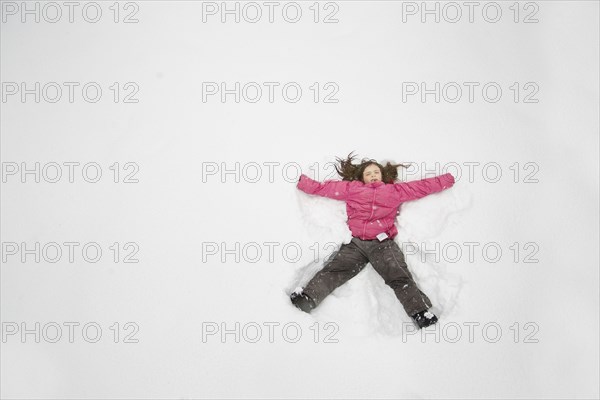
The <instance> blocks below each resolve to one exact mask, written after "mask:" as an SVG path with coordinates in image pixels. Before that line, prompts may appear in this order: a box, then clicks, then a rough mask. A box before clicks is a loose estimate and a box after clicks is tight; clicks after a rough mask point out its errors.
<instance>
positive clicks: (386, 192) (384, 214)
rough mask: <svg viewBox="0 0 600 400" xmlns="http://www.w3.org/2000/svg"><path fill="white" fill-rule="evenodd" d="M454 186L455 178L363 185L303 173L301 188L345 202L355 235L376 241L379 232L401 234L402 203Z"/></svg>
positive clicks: (445, 177) (351, 229)
mask: <svg viewBox="0 0 600 400" xmlns="http://www.w3.org/2000/svg"><path fill="white" fill-rule="evenodd" d="M453 185H454V176H452V174H449V173H448V174H444V175H440V176H435V177H433V178H426V179H421V180H419V181H412V182H401V183H389V184H386V183H383V182H373V183H367V184H365V183H362V182H361V181H325V182H323V183H321V182H317V181H315V180H313V179H311V178H309V177H308V176H306V175H304V174H302V175H301V176H300V180H299V181H298V189H300V190H302V191H303V192H305V193H308V194H315V195H318V196H323V197H329V198H331V199H336V200H344V201H346V213H347V214H348V221H347V222H348V227H349V228H350V231H351V232H352V236H354V237H357V238H359V239H362V240H373V239H375V238H376V237H377V235H379V234H380V233H386V234H387V235H388V237H389V238H393V237H394V236H396V235H397V234H398V229H397V228H396V226H395V225H394V220H395V219H396V213H397V211H398V207H400V204H402V203H404V202H405V201H410V200H416V199H420V198H421V197H425V196H427V195H429V194H432V193H437V192H441V191H442V190H444V189H447V188H449V187H452V186H453Z"/></svg>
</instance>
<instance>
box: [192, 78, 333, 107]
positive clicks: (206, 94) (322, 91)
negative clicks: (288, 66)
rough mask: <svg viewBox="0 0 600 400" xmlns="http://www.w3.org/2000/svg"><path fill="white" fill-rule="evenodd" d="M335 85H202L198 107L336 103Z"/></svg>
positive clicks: (234, 83) (273, 82)
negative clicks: (212, 104) (207, 104)
mask: <svg viewBox="0 0 600 400" xmlns="http://www.w3.org/2000/svg"><path fill="white" fill-rule="evenodd" d="M339 91H340V86H339V84H338V83H337V82H310V83H299V82H294V81H287V82H277V81H269V82H260V83H259V82H202V92H201V93H202V103H271V104H272V103H288V104H294V103H299V102H313V103H327V104H334V103H339V101H340V100H339V98H338V94H339Z"/></svg>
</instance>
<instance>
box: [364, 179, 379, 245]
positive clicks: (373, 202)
mask: <svg viewBox="0 0 600 400" xmlns="http://www.w3.org/2000/svg"><path fill="white" fill-rule="evenodd" d="M376 191H377V188H376V187H375V188H373V200H372V201H371V216H370V217H369V220H368V221H366V222H365V226H364V227H363V237H364V238H366V237H367V236H366V234H367V224H368V223H369V221H370V220H371V218H373V213H374V212H375V209H374V208H373V207H375V192H376ZM363 240H366V239H363Z"/></svg>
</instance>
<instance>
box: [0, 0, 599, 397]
mask: <svg viewBox="0 0 600 400" xmlns="http://www.w3.org/2000/svg"><path fill="white" fill-rule="evenodd" d="M8 3H10V4H12V5H13V6H14V7H20V5H21V3H20V2H18V3H17V2H16V3H11V2H5V3H3V7H11V5H6V4H8ZM409 3H410V2H373V3H368V2H363V1H342V2H334V3H328V4H331V5H330V6H327V8H326V6H325V4H323V3H320V6H321V9H320V11H321V13H320V14H319V18H321V19H322V18H325V17H326V16H327V15H330V13H332V12H333V11H335V7H338V8H339V10H338V11H337V13H336V14H335V16H336V17H337V18H338V19H339V20H340V22H339V23H337V24H335V23H334V24H324V23H316V24H315V23H313V22H311V21H312V17H313V16H314V14H313V11H312V9H310V8H309V7H310V6H311V5H312V2H299V4H300V5H301V7H303V14H302V15H303V19H302V20H301V22H299V23H296V24H292V23H286V22H285V21H283V20H282V19H281V18H280V14H277V13H276V14H275V17H276V21H275V22H274V23H272V24H271V23H268V22H265V21H264V20H263V21H260V22H258V23H249V22H246V21H244V20H242V21H240V23H224V24H223V23H220V22H219V21H220V18H219V15H215V16H211V15H209V16H208V22H206V23H203V22H202V7H203V5H202V3H201V2H197V3H195V2H176V3H167V2H152V1H141V2H135V3H131V4H135V5H136V7H138V8H139V9H138V11H137V13H136V14H135V15H136V17H137V18H138V19H139V22H138V23H135V24H123V23H114V22H113V20H112V18H113V16H114V14H113V11H112V9H110V8H109V6H111V5H112V2H106V3H104V2H100V3H99V4H101V6H102V7H103V14H102V15H103V18H102V20H101V21H100V22H98V23H95V24H92V23H87V22H85V21H84V20H82V19H81V15H80V14H77V13H76V14H75V17H76V21H75V22H74V23H69V22H68V21H64V20H63V21H59V22H57V23H48V22H45V21H44V20H42V21H41V22H40V23H34V22H31V20H30V23H21V22H20V18H19V14H16V16H14V15H12V14H10V12H9V11H10V10H9V9H8V8H4V9H3V12H4V13H5V14H3V16H5V17H6V18H7V21H6V22H3V23H2V24H1V26H0V29H1V30H0V33H1V37H0V48H1V55H2V57H1V61H0V62H1V72H2V73H1V75H2V79H1V80H2V82H17V83H19V82H27V83H28V84H29V86H28V88H30V89H31V88H33V85H34V83H35V82H41V84H42V86H43V84H44V83H48V82H57V83H59V84H60V85H62V83H63V82H80V83H81V84H80V85H79V86H78V87H77V90H76V91H75V94H76V98H75V101H74V102H72V103H71V102H69V101H68V97H67V94H68V91H67V87H66V86H62V87H63V98H62V99H61V100H60V101H58V102H56V103H51V102H48V101H45V100H44V98H43V97H42V100H41V101H40V102H39V103H36V102H35V101H33V96H34V95H32V94H30V95H27V96H28V97H26V100H27V101H26V102H22V101H21V100H20V97H19V95H15V96H7V99H6V101H4V100H3V101H2V103H0V106H1V108H2V109H1V114H2V118H1V121H0V128H1V139H0V140H1V146H0V148H1V150H0V152H1V158H2V167H3V173H4V176H3V179H4V181H3V182H2V184H1V185H2V186H1V188H2V191H1V205H2V206H1V220H2V225H1V235H2V240H1V241H2V243H3V254H2V256H3V261H2V269H1V283H0V288H1V293H0V300H1V320H2V333H3V339H2V342H1V343H0V348H1V351H0V353H1V365H0V366H1V371H0V378H1V382H2V385H1V393H0V396H1V397H3V398H23V399H28V398H73V399H75V398H77V399H79V398H115V399H116V398H181V399H188V398H550V397H552V398H598V397H599V396H600V393H599V381H598V376H600V371H599V365H598V363H599V340H598V339H599V315H600V310H599V308H600V306H599V291H600V289H599V284H600V282H599V275H598V266H599V264H600V263H599V254H598V243H599V237H598V236H599V235H598V233H599V219H600V218H599V212H598V211H599V198H598V197H599V196H598V185H599V171H598V169H599V165H598V159H599V155H598V152H599V143H598V133H599V131H600V129H599V126H598V109H599V102H598V96H599V93H598V70H599V65H598V49H599V48H600V46H599V43H598V41H599V38H598V28H599V21H598V11H599V10H598V3H597V2H587V1H586V2H584V1H575V2H569V3H567V2H536V3H527V4H533V5H534V6H527V8H525V5H524V3H519V4H520V6H521V8H520V12H521V13H520V14H519V18H521V19H522V18H525V16H527V15H530V14H531V13H532V12H533V11H534V9H533V8H531V7H534V8H536V7H537V8H539V10H538V12H537V13H536V14H535V16H536V17H537V18H538V19H539V22H538V23H515V22H513V17H514V14H513V11H512V9H510V8H509V6H510V5H512V4H513V2H500V3H498V4H500V5H501V7H503V14H502V20H501V21H500V22H498V23H488V22H485V21H484V20H483V19H482V18H481V14H480V13H479V12H480V11H481V8H477V9H476V11H477V12H476V13H475V15H474V18H475V22H474V23H469V22H466V21H465V20H461V21H459V22H457V23H449V22H446V21H444V20H442V21H441V22H440V23H420V22H419V21H420V16H419V15H418V14H417V15H415V16H409V21H410V22H407V23H403V22H402V7H403V6H405V7H408V6H409V5H410V4H413V3H410V4H409ZM56 4H59V6H60V4H62V3H56ZM128 4H129V3H128ZM214 4H216V5H217V6H218V5H219V4H220V2H218V3H214ZM240 4H243V3H240ZM256 4H259V5H261V6H262V7H263V13H264V14H263V18H265V17H266V15H267V11H268V9H267V8H266V6H264V5H262V3H256ZM403 4H404V5H403ZM419 4H421V3H420V2H419V3H414V4H413V5H415V6H417V7H418V6H419ZM440 4H441V3H440ZM456 4H462V3H456ZM211 5H213V3H210V2H204V6H205V7H210V6H211ZM231 6H232V7H233V6H234V4H233V2H231ZM431 6H432V7H433V3H431ZM31 7H33V4H32V5H31ZM121 7H122V8H121V9H120V10H121V14H120V16H119V18H124V17H126V16H127V15H130V13H131V12H133V11H134V8H131V7H133V6H128V7H129V8H125V5H124V4H123V3H121ZM440 7H441V5H440ZM76 10H77V12H79V11H80V8H77V9H76ZM279 10H280V8H277V11H279ZM49 11H50V10H49ZM49 11H48V12H49ZM205 11H206V10H205ZM247 11H248V12H250V11H252V9H251V8H248V9H247ZM450 11H451V10H449V11H448V12H450ZM462 11H463V18H466V16H467V13H468V9H467V8H466V6H463V10H462ZM67 12H68V9H67V8H64V9H63V15H67V14H66V13H67ZM290 12H291V11H290ZM490 13H491V14H490V15H493V14H492V11H490ZM90 15H91V14H90ZM248 15H253V14H248ZM290 15H292V14H290ZM448 15H450V14H448ZM277 16H279V17H277ZM29 18H31V17H29ZM230 18H231V17H230ZM437 81H439V82H441V83H442V86H443V84H444V83H447V82H457V83H458V84H460V85H461V86H462V88H463V95H464V96H467V89H468V87H467V86H464V85H462V84H463V83H464V82H479V83H480V85H479V86H478V87H477V90H476V91H475V92H474V93H475V101H474V102H469V101H468V100H467V99H466V97H463V98H462V99H461V100H460V101H458V102H456V103H451V102H447V101H444V100H442V101H440V102H438V103H436V102H434V101H433V100H431V99H432V98H433V95H431V96H430V97H428V99H429V100H428V101H427V102H425V103H423V102H421V101H420V100H419V96H416V97H410V98H409V100H408V101H406V102H403V101H402V83H403V82H417V83H419V82H427V83H428V85H429V86H428V88H432V87H433V82H437ZM86 82H97V83H98V84H99V85H100V86H101V87H102V90H103V96H102V99H101V100H100V101H99V102H97V103H90V102H86V101H83V100H82V98H81V95H80V94H81V92H80V91H79V89H81V87H82V86H83V84H85V83H86ZM115 82H118V83H119V88H120V92H119V96H121V97H119V99H120V100H122V99H123V97H124V96H126V95H128V94H131V93H132V90H131V88H125V86H124V85H125V84H126V83H127V82H135V83H136V84H137V85H138V86H139V91H137V92H136V93H135V94H134V97H135V98H137V99H139V102H138V103H123V101H119V102H117V103H115V102H114V101H113V96H114V95H115V92H114V90H111V89H110V87H111V85H113V84H114V83H115ZM203 82H204V83H206V82H209V83H210V82H216V83H217V86H216V87H217V88H218V87H219V85H218V84H219V83H220V82H227V85H228V86H227V88H228V89H232V88H233V87H234V84H235V82H240V83H241V86H242V87H243V86H244V84H248V83H252V82H256V83H258V84H259V85H262V84H263V83H264V82H279V83H280V85H279V86H277V87H276V89H277V90H275V92H274V93H275V100H274V101H273V102H270V101H268V87H267V86H264V85H262V88H263V98H262V99H261V100H260V101H258V102H255V103H253V102H249V101H245V100H244V99H242V100H241V101H240V102H235V101H234V100H233V99H234V95H228V97H227V98H226V99H227V101H226V102H224V103H223V102H221V98H220V96H218V95H216V96H212V97H209V98H208V99H207V101H203V99H202V90H203ZM288 82H296V83H298V85H300V87H301V88H302V90H303V92H302V93H303V94H302V98H301V100H300V101H298V102H296V103H292V102H286V101H284V100H283V99H282V95H281V90H280V89H281V88H282V87H283V86H284V85H285V84H286V83H288ZM315 82H318V88H319V101H318V102H316V103H315V102H314V96H315V94H316V93H315V90H314V88H315V87H314V86H313V89H311V88H310V87H311V85H313V84H314V83H315ZM330 82H334V83H335V84H336V85H337V88H336V87H335V86H325V85H326V84H328V83H330ZM487 82H497V83H498V84H499V85H500V86H501V88H502V90H503V96H502V98H501V100H500V101H498V102H496V103H492V102H486V101H484V100H483V99H482V97H481V91H480V89H481V88H482V87H483V85H485V84H486V83H487ZM515 82H518V87H519V90H520V91H519V101H518V102H516V103H515V102H514V101H513V96H514V94H515V92H514V90H512V89H511V88H510V87H511V85H513V84H514V83H515ZM530 82H534V83H535V84H536V85H537V86H538V89H539V90H537V91H536V90H535V88H534V87H533V86H525V85H526V84H527V83H530ZM417 86H418V85H417ZM18 87H19V86H18V85H17V88H18ZM255 88H256V87H255V86H254V85H248V86H247V87H246V90H247V93H246V98H249V97H252V96H253V95H254V91H253V90H255ZM453 88H454V86H448V88H447V89H448V92H447V94H448V96H450V95H451V94H452V93H454V92H452V91H451V90H453ZM8 89H9V88H8V87H6V86H5V87H4V88H3V95H6V93H7V92H6V91H7V90H8ZM48 90H49V91H48V93H47V95H48V96H51V95H52V93H53V92H51V90H52V87H50V86H49V87H48ZM293 90H294V88H293V87H290V89H289V93H288V94H289V96H292V95H293V93H294V91H293ZM534 92H535V93H534ZM90 93H92V92H91V91H90ZM492 93H493V88H490V92H489V94H490V95H492ZM328 95H329V96H332V97H333V98H335V99H337V100H338V102H337V103H325V102H323V100H324V98H325V96H328ZM528 95H532V96H533V98H536V99H538V102H537V103H524V102H523V100H524V98H525V97H526V96H528ZM351 151H356V152H357V154H358V155H359V157H360V158H362V157H368V158H374V159H377V160H379V161H380V162H386V161H392V162H412V163H415V165H416V166H417V171H416V172H415V171H414V170H412V169H411V170H409V171H408V172H410V173H409V174H408V175H409V176H407V177H405V180H407V181H409V180H414V179H420V178H421V177H423V178H424V177H429V176H433V175H435V174H436V173H435V170H436V163H438V164H439V165H440V166H446V170H447V171H448V172H451V173H453V174H454V175H455V177H456V184H455V185H454V186H453V187H452V188H450V189H447V190H445V191H443V192H440V193H437V194H434V195H431V196H428V197H425V198H423V199H420V200H417V201H411V202H407V203H404V204H403V205H402V207H401V212H400V215H399V216H398V218H397V222H396V224H397V226H398V229H399V234H398V236H397V237H396V238H395V239H394V240H396V241H397V243H398V244H399V245H400V246H401V248H402V249H403V251H404V253H405V258H406V262H407V264H408V266H409V269H410V271H411V273H412V274H413V276H414V278H415V280H416V282H417V283H418V285H419V287H420V289H421V290H422V291H423V292H425V293H426V294H427V295H428V296H429V298H430V299H431V301H432V303H433V305H434V307H433V308H432V310H431V311H432V312H433V313H435V314H436V315H437V316H438V317H439V322H438V324H436V325H434V326H432V327H429V328H427V329H425V330H422V331H417V330H416V328H415V326H414V324H413V322H412V321H411V319H410V318H409V317H408V316H407V315H406V313H405V312H404V309H403V308H402V306H401V305H400V303H399V302H398V300H397V299H396V297H395V295H394V293H393V291H392V290H391V289H390V288H389V287H388V286H387V285H386V284H385V283H384V281H383V279H382V278H381V277H380V276H379V275H378V274H377V273H376V272H375V271H374V269H373V268H372V267H371V266H370V265H367V266H366V267H365V268H364V269H363V270H362V271H361V272H360V273H358V275H357V276H355V277H354V278H352V279H351V280H349V281H348V282H347V283H346V284H344V285H343V286H341V287H339V288H338V289H336V291H334V292H333V293H332V294H331V295H330V296H329V297H327V298H326V299H325V300H324V301H323V302H322V303H321V304H320V305H319V306H318V307H317V308H316V309H315V310H314V311H313V312H312V313H311V314H306V313H303V312H301V311H299V310H297V309H296V308H294V307H293V306H292V305H291V303H290V301H289V295H290V294H291V293H292V292H293V291H298V290H299V289H300V288H301V287H302V286H304V285H305V284H306V283H307V282H308V280H309V279H310V278H311V277H312V276H313V275H314V274H315V273H316V272H317V271H318V270H319V269H320V268H321V267H322V266H323V263H325V262H326V260H327V259H328V257H329V256H330V255H331V254H332V253H333V252H334V251H336V250H337V249H338V248H339V246H340V245H341V244H342V243H348V242H349V241H350V240H351V235H350V232H349V230H348V228H347V225H346V223H345V221H346V209H345V205H344V202H342V201H337V200H334V199H328V198H322V197H316V196H309V195H306V194H305V193H302V192H300V191H299V190H297V189H296V183H297V180H298V177H299V173H300V172H302V173H305V174H307V175H308V176H311V177H313V178H318V179H319V180H321V181H323V180H326V179H336V174H335V171H334V170H333V169H332V164H331V163H332V162H333V161H334V160H335V157H343V156H344V155H346V154H348V153H350V152H351ZM22 162H23V163H26V167H27V169H30V170H31V169H33V168H34V165H35V163H36V162H39V163H40V165H41V166H40V171H41V170H42V169H44V168H45V169H44V173H43V174H42V173H41V172H40V176H41V179H40V182H39V183H36V182H35V179H34V176H33V174H29V175H27V176H26V178H27V182H26V183H22V182H21V175H20V170H21V168H22V167H23V166H22V164H21V163H22ZM67 162H78V163H79V164H78V166H76V167H75V168H76V169H75V171H76V174H75V175H74V182H73V183H70V182H69V180H68V173H69V169H68V167H66V166H65V164H64V163H67ZM115 162H118V163H119V164H118V166H115V164H114V163H115ZM128 162H132V163H135V164H126V163H128ZM52 163H58V165H59V166H62V177H61V179H60V180H59V181H58V182H56V183H51V182H49V181H48V179H47V178H48V177H52V176H54V171H55V165H54V164H52ZM86 163H97V164H98V165H100V167H101V170H102V176H101V179H100V180H99V181H98V182H97V183H89V182H86V181H85V180H83V179H82V176H81V169H82V167H83V166H84V165H85V164H86ZM517 163H518V164H517ZM111 166H112V168H111ZM457 166H458V167H457ZM12 167H15V168H18V169H19V173H17V174H16V175H11V174H9V173H8V172H9V169H10V168H12ZM90 168H91V169H90V171H89V172H90V173H89V176H94V174H93V173H92V172H93V165H91V166H90ZM136 168H137V169H136ZM498 168H499V170H500V172H501V175H500V177H499V179H497V181H496V174H495V173H496V172H497V171H498ZM438 169H439V171H438V172H439V173H442V172H446V170H442V169H443V168H438ZM115 170H116V171H119V175H118V177H116V176H115ZM424 170H425V171H424ZM432 170H433V172H431V171H432ZM427 173H428V175H427ZM128 178H129V179H132V178H134V179H138V180H139V182H138V183H123V181H124V180H126V179H128ZM115 179H116V180H117V182H118V183H115V182H114V180H115ZM336 195H338V194H336ZM65 242H77V243H78V246H77V247H75V248H74V249H75V252H74V253H73V254H74V258H75V260H74V261H73V262H69V247H68V246H67V245H64V243H65ZM21 243H25V244H26V249H21V248H20V247H19V246H21ZM36 243H39V244H40V249H39V250H35V244H36ZM114 243H117V246H116V247H115V246H114ZM85 244H92V245H91V246H89V253H88V255H89V257H93V256H94V254H95V253H94V250H95V248H96V246H94V244H97V245H98V246H99V247H100V248H101V250H102V257H101V259H100V261H98V262H89V261H86V259H84V258H83V256H82V253H81V249H82V248H83V245H85ZM14 246H17V247H14ZM15 248H17V249H18V250H23V251H17V252H16V253H14V254H13V250H15ZM57 248H58V249H60V250H62V257H58V258H59V259H58V260H57V261H56V262H51V261H49V260H50V259H51V258H52V257H54V256H55V255H56V249H57ZM116 249H118V253H117V252H116ZM498 251H499V253H498ZM36 255H38V256H40V261H39V262H36V261H35V260H34V257H35V256H36ZM21 257H25V260H26V261H25V262H23V261H22V260H21ZM114 257H117V259H118V262H115V261H114V260H113V258H114ZM126 257H131V258H133V259H137V260H139V262H134V263H125V262H123V260H124V259H125V258H126ZM36 323H37V324H39V325H36ZM69 329H72V332H71V331H70V330H69ZM98 329H100V332H101V336H100V337H99V338H96V332H97V330H98ZM84 330H85V335H84V333H83V332H84ZM57 332H60V333H61V335H57ZM71 333H73V334H72V336H73V337H72V339H73V340H70V336H71ZM117 333H118V335H117ZM22 334H24V336H21V335H22ZM36 336H37V339H39V343H38V342H36ZM95 339H97V341H95Z"/></svg>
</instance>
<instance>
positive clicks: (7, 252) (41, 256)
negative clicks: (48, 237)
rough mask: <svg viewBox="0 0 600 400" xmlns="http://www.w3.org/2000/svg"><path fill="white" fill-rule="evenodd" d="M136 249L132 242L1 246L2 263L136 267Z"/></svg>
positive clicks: (8, 242)
mask: <svg viewBox="0 0 600 400" xmlns="http://www.w3.org/2000/svg"><path fill="white" fill-rule="evenodd" d="M139 251H140V246H139V244H138V243H136V242H125V243H121V242H112V243H110V244H109V243H104V244H100V243H98V242H77V241H72V242H62V243H58V242H10V241H6V242H4V241H3V242H2V262H3V263H5V264H6V263H8V262H11V263H21V264H26V263H32V262H33V263H36V264H40V263H50V264H56V263H58V262H68V263H69V264H74V263H84V264H96V263H98V262H100V261H108V262H112V263H115V264H120V263H125V264H137V263H139V262H140V260H139V259H138V258H137V257H138V253H139Z"/></svg>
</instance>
